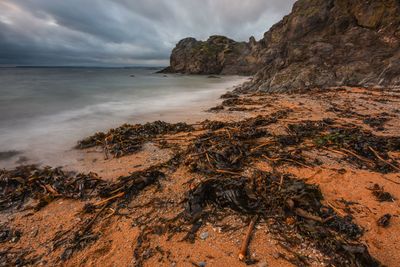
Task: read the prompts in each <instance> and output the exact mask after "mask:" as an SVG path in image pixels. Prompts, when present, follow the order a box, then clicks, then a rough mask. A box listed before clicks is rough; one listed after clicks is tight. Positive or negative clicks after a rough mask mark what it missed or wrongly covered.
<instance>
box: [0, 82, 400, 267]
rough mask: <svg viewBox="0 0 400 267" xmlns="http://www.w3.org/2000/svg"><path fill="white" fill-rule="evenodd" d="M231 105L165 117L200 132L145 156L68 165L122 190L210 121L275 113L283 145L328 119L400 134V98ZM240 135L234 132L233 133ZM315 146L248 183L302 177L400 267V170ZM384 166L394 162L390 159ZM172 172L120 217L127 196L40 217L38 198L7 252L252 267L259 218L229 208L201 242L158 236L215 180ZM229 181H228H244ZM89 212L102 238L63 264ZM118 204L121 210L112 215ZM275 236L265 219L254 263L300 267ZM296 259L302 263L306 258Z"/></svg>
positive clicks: (351, 93)
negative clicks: (121, 183) (383, 197)
mask: <svg viewBox="0 0 400 267" xmlns="http://www.w3.org/2000/svg"><path fill="white" fill-rule="evenodd" d="M228 99H234V101H226V99H219V100H218V101H216V102H215V103H213V104H217V105H219V104H220V103H223V104H222V105H223V109H221V108H220V110H219V111H218V112H199V113H196V115H193V116H192V115H191V114H189V111H187V112H186V113H185V112H184V111H179V112H177V113H176V114H175V115H174V116H170V117H168V118H163V119H165V120H166V121H168V122H177V121H183V122H186V123H188V124H192V125H193V126H194V130H193V131H190V132H183V133H177V134H168V135H164V136H163V135H160V136H159V137H157V138H155V139H154V140H153V141H151V142H146V143H145V144H144V145H143V147H142V149H140V150H139V151H138V152H136V153H133V154H131V155H124V156H122V157H118V158H113V157H112V156H111V157H109V158H108V159H105V154H104V149H102V148H101V147H94V148H89V149H85V150H78V152H77V153H78V154H79V156H78V157H79V158H78V160H77V161H76V163H75V164H71V165H69V166H66V169H69V170H74V171H78V172H83V173H88V172H95V173H97V174H98V175H99V177H101V179H103V180H106V181H117V178H118V177H121V176H127V175H130V174H132V173H134V172H140V171H144V170H146V169H149V168H151V166H155V165H157V164H161V163H164V162H169V160H170V159H171V157H173V156H174V153H175V152H176V148H177V147H179V148H180V149H185V148H186V147H187V146H190V143H191V142H192V141H191V140H193V139H195V138H196V137H198V136H200V135H201V134H204V132H205V131H206V130H204V129H203V128H202V127H201V126H200V125H201V124H200V122H202V121H204V120H206V119H208V120H211V121H222V122H225V123H227V122H229V123H232V122H240V121H243V120H246V119H249V118H255V117H256V116H261V117H263V118H268V117H269V116H271V114H276V112H280V111H287V110H289V112H288V114H287V116H285V117H283V118H280V119H277V121H276V122H274V123H271V124H269V125H267V126H265V129H266V130H267V131H268V132H269V133H271V134H272V135H273V136H279V135H284V134H288V129H289V128H290V124H299V123H303V122H305V121H314V122H318V121H322V120H325V121H327V119H329V121H332V122H333V124H334V125H341V127H360V128H361V129H364V130H366V131H370V132H372V133H373V134H375V135H376V136H383V137H385V136H386V137H388V136H399V134H400V133H399V129H398V127H397V126H398V125H399V124H400V116H399V112H400V111H399V109H398V107H399V101H400V91H398V90H394V89H391V90H385V89H362V88H349V87H346V88H340V89H335V90H321V91H318V90H313V91H311V92H307V93H292V94H259V93H257V94H245V95H240V96H239V97H235V98H228ZM223 101H224V102H223ZM210 104H211V103H210ZM210 107H211V106H210ZM233 110H240V111H233ZM380 117H385V118H386V119H385V120H382V121H383V123H381V124H380V125H379V126H377V125H376V124H372V126H371V125H369V124H368V123H366V122H368V120H366V119H368V118H380ZM349 125H350V126H349ZM228 129H229V128H228ZM229 131H230V130H228V132H229ZM233 133H234V129H232V132H231V133H228V134H233ZM267 139H268V138H267ZM161 141H163V142H161ZM267 141H268V140H265V139H264V138H261V139H260V140H259V142H260V146H257V147H262V146H268V142H267ZM306 144H307V145H308V148H307V149H305V148H302V149H299V148H297V149H299V150H296V145H294V146H290V147H292V148H286V149H288V150H287V151H289V152H287V153H295V154H294V155H301V157H304V158H305V159H307V160H306V161H304V162H300V161H297V160H287V161H285V162H282V163H281V164H275V162H274V161H276V160H275V159H272V158H269V157H267V156H266V157H261V158H258V159H256V160H254V161H251V164H250V165H248V166H247V167H245V168H243V169H242V170H241V171H239V175H241V176H244V177H246V176H247V175H248V173H249V172H251V170H253V169H258V170H260V171H266V172H271V171H275V172H279V173H282V174H292V175H295V177H296V179H299V180H301V181H304V182H305V183H307V184H315V185H317V186H319V188H320V190H321V192H322V194H323V197H324V200H323V201H322V203H323V204H324V205H326V206H327V207H331V208H332V209H333V211H334V212H335V213H336V214H338V215H339V216H347V215H351V216H352V217H353V218H354V222H355V223H356V224H358V225H359V226H360V227H361V228H362V229H363V234H362V236H361V238H360V242H362V243H363V244H365V245H366V247H367V248H368V250H369V252H370V254H371V255H372V256H373V257H374V258H376V259H377V260H379V261H380V262H381V263H382V264H383V265H386V266H397V263H398V262H399V261H400V258H399V255H398V253H397V252H398V250H399V249H400V236H399V235H398V233H399V231H400V227H399V225H400V224H399V215H400V214H399V200H398V196H399V195H400V175H399V171H398V170H397V169H396V168H397V167H396V166H395V167H394V170H391V171H388V172H387V173H383V172H380V171H376V170H375V171H374V170H372V169H370V168H369V167H366V165H365V164H366V163H364V164H363V163H362V162H361V165H360V164H359V163H360V162H359V161H357V160H359V159H357V158H355V157H354V155H351V154H348V153H351V152H346V151H347V150H338V149H324V148H323V147H316V146H315V145H313V138H311V139H307V140H306ZM168 147H169V148H168ZM298 153H299V154H298ZM359 157H360V158H361V156H359ZM390 158H392V159H393V160H394V161H397V162H399V159H400V154H399V152H398V151H397V152H396V151H394V152H390ZM376 160H377V161H378V162H379V161H384V159H382V158H381V159H379V158H377V159H376ZM317 163H318V164H317ZM381 163H383V165H385V163H384V162H381ZM169 164H171V163H169ZM165 173H166V177H165V178H163V179H161V180H160V181H159V182H157V183H156V184H154V185H150V186H148V187H145V188H143V190H140V191H139V192H138V193H137V195H135V197H133V198H132V200H131V201H129V202H128V203H126V205H124V206H122V207H120V208H117V207H118V203H117V202H118V201H119V200H118V196H117V202H116V203H117V204H115V203H114V202H113V200H107V199H105V200H104V199H101V198H98V197H95V198H89V199H86V200H73V199H65V198H63V197H56V198H55V199H54V200H53V201H51V202H50V203H49V204H48V205H46V206H45V207H43V208H41V209H40V210H38V211H35V210H34V209H33V207H34V206H35V203H36V202H37V200H35V199H32V200H29V201H28V202H27V203H26V204H25V205H24V206H23V207H24V208H23V209H18V208H13V209H11V210H8V211H7V212H3V213H2V215H1V223H2V224H3V225H5V226H3V227H7V228H9V229H15V230H18V231H19V233H20V234H19V236H18V238H15V237H11V238H10V239H9V240H7V241H6V242H3V243H2V247H3V251H7V253H8V255H10V257H17V258H19V259H20V260H21V261H22V260H25V261H26V262H29V261H31V262H32V263H34V264H38V265H46V266H54V265H64V266H116V265H118V266H132V265H134V266H224V265H225V266H245V265H246V264H245V263H244V262H242V261H239V259H238V253H239V250H240V247H241V244H242V242H243V239H244V236H245V235H246V232H247V231H248V230H247V228H248V224H249V221H250V219H251V217H249V216H247V215H245V214H241V213H238V212H235V211H233V210H231V209H229V208H225V209H223V210H221V211H218V212H217V214H216V215H215V214H214V215H210V218H209V220H207V221H205V223H203V224H202V225H201V227H200V229H198V230H196V231H195V232H194V237H193V240H192V242H188V241H185V236H186V235H187V233H188V231H190V224H188V225H186V226H181V228H179V230H178V231H176V232H173V233H171V232H168V231H166V232H165V231H163V230H161V229H160V231H159V232H157V231H154V229H158V228H157V227H160V223H161V225H162V221H163V220H164V221H168V220H171V219H173V218H175V216H177V215H178V214H180V213H181V212H182V211H183V210H184V209H185V198H186V197H187V194H188V192H189V191H190V190H191V189H193V188H195V187H196V185H198V184H201V182H202V181H205V180H207V179H210V176H209V175H206V174H201V173H200V172H196V171H193V170H191V169H190V166H188V165H186V164H179V165H178V166H177V167H176V168H172V169H171V170H169V171H166V172H165ZM224 175H226V178H228V177H230V176H235V175H233V174H232V175H231V174H224ZM211 176H212V175H211ZM375 184H377V185H378V186H379V187H382V188H383V190H384V191H385V192H388V193H390V195H391V196H393V199H391V200H390V201H388V202H381V201H378V200H377V198H376V196H375V195H374V194H373V193H372V192H373V191H372V189H371V188H373V187H374V185H375ZM51 193H52V192H51V191H50V192H49V194H51ZM53 193H54V192H53ZM108 201H109V202H108ZM87 203H103V204H104V205H105V204H107V205H105V206H104V208H103V209H100V210H101V211H102V214H101V215H100V216H99V217H95V218H96V221H95V222H93V224H91V233H92V234H93V235H96V238H95V239H94V240H93V241H90V242H89V243H87V244H86V245H82V247H79V248H74V251H73V252H71V255H68V259H66V260H62V255H64V256H65V254H64V253H65V249H67V248H68V245H67V244H68V242H64V243H60V244H59V245H57V242H58V241H57V240H60V235H64V236H68V235H69V234H71V233H72V232H74V231H75V230H76V229H79V228H80V227H81V226H84V225H85V224H86V223H87V222H88V220H89V221H90V220H93V215H92V214H91V213H84V212H83V209H84V206H85V204H87ZM113 203H114V204H115V205H117V206H112V205H113ZM103 204H101V205H103ZM104 209H105V210H104ZM214 209H215V207H214ZM211 210H213V209H211ZM385 214H390V215H391V218H390V223H389V224H388V226H387V227H382V226H379V225H378V224H377V221H378V219H379V218H381V217H382V216H383V215H385ZM289 218H290V217H288V218H287V219H286V221H287V223H288V224H290V222H289V221H290V220H292V219H289ZM295 218H296V217H295ZM297 220H301V218H300V217H298V218H297ZM306 221H307V220H306ZM271 223H272V225H271ZM271 227H272V228H271ZM272 229H273V222H271V221H270V220H267V219H260V220H258V222H257V224H256V227H255V228H254V230H253V237H252V239H251V241H250V244H249V247H248V254H249V258H251V259H254V260H255V262H256V263H255V264H258V265H257V266H291V265H295V264H294V261H291V260H290V259H293V258H291V257H292V256H293V251H291V250H290V249H288V248H285V247H284V246H282V243H281V242H282V241H281V240H280V239H279V238H277V236H276V234H274V232H273V231H272ZM143 233H146V234H143ZM87 238H90V237H87ZM326 242H329V240H326ZM297 249H299V250H296V251H297V252H296V253H301V254H302V255H308V257H307V258H306V259H305V261H307V263H308V264H310V265H311V266H321V265H324V263H323V262H324V259H326V256H324V255H322V254H321V252H319V251H318V250H316V248H315V247H313V245H312V244H311V245H309V246H308V247H303V248H297ZM13 253H14V254H13ZM296 253H295V254H294V255H298V254H296ZM6 255H7V254H6ZM285 255H286V256H285ZM10 261H11V259H10Z"/></svg>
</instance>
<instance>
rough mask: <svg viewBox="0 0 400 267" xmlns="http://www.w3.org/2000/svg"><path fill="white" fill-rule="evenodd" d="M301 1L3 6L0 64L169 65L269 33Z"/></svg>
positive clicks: (71, 1)
mask: <svg viewBox="0 0 400 267" xmlns="http://www.w3.org/2000/svg"><path fill="white" fill-rule="evenodd" d="M293 3H294V0H246V1H244V0H202V1H198V0H174V1H173V0H68V1H65V0H2V1H0V64H21V65H22V64H26V65H166V64H167V62H168V58H169V54H170V51H171V49H172V48H173V47H174V45H175V44H176V43H177V42H178V41H179V40H180V39H182V38H184V37H187V36H192V37H195V38H198V39H205V38H207V37H208V36H209V35H213V34H221V35H226V36H229V37H231V38H233V39H236V40H247V39H248V37H250V36H251V35H254V36H256V37H257V38H261V37H262V34H263V33H264V32H265V31H266V30H267V29H268V28H269V27H270V26H272V25H273V24H274V23H276V22H277V21H278V20H279V19H280V18H281V17H282V16H283V15H285V14H287V13H289V11H290V8H291V6H292V5H293Z"/></svg>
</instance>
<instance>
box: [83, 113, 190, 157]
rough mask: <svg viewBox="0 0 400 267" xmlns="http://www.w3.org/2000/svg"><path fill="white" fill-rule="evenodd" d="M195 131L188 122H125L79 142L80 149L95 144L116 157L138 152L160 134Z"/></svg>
mask: <svg viewBox="0 0 400 267" xmlns="http://www.w3.org/2000/svg"><path fill="white" fill-rule="evenodd" d="M190 131H193V127H192V126H191V125H188V124H186V123H182V122H180V123H175V124H171V123H167V122H163V121H155V122H152V123H146V124H143V125H142V124H135V125H130V124H124V125H122V126H120V127H118V128H115V129H111V130H110V131H108V132H107V133H102V132H99V133H96V134H94V135H92V136H89V137H87V138H85V139H83V140H81V141H79V142H78V145H77V148H78V149H86V148H90V147H95V146H101V147H103V148H104V152H105V154H106V156H107V155H108V153H110V154H112V155H113V156H114V157H121V156H124V155H129V154H133V153H136V152H138V151H139V150H140V149H141V148H142V146H143V144H144V143H146V142H149V141H151V140H152V139H154V138H155V137H157V136H158V135H165V134H175V133H180V132H190Z"/></svg>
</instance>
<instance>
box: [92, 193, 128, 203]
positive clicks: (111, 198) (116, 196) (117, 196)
mask: <svg viewBox="0 0 400 267" xmlns="http://www.w3.org/2000/svg"><path fill="white" fill-rule="evenodd" d="M124 195H125V192H121V193H118V194H116V195H115V196H112V197H109V198H106V199H104V200H102V201H99V202H97V203H95V204H94V205H95V206H101V205H103V204H104V203H107V202H108V201H110V200H113V199H115V198H119V197H123V196H124Z"/></svg>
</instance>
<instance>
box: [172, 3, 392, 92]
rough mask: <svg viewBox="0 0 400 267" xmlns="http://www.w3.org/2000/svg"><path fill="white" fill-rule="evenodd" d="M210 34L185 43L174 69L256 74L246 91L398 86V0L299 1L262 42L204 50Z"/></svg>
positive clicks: (229, 43) (177, 51) (179, 47)
mask: <svg viewBox="0 0 400 267" xmlns="http://www.w3.org/2000/svg"><path fill="white" fill-rule="evenodd" d="M213 38H215V37H211V38H210V40H208V41H207V42H198V41H196V40H194V39H185V40H183V41H181V42H180V43H179V44H178V45H177V47H176V48H175V49H174V50H173V53H172V55H171V66H170V71H173V72H183V73H196V74H200V73H207V74H254V77H253V79H252V81H250V82H248V83H246V84H245V85H244V87H243V88H245V89H247V90H261V91H288V90H293V89H304V88H313V87H319V88H323V87H332V86H342V85H349V86H365V87H368V86H376V85H381V86H394V85H400V1H399V0H299V1H297V2H296V3H295V4H294V6H293V9H292V12H291V13H290V14H289V15H288V16H285V17H284V18H283V19H282V20H281V21H280V22H278V23H277V24H275V25H274V26H273V27H272V28H271V29H270V30H269V31H268V32H266V33H265V34H264V38H262V39H261V40H260V41H256V40H254V38H251V39H250V41H249V42H248V43H237V42H234V41H232V40H230V39H228V38H226V37H218V38H217V39H218V40H219V39H220V40H224V41H221V43H223V44H224V45H219V43H220V42H219V41H218V42H216V43H218V45H215V47H218V49H209V50H207V49H204V50H201V49H200V51H202V52H199V49H198V47H201V46H202V45H204V44H207V45H208V44H212V45H211V47H214V43H215V42H214V41H213ZM205 51H207V52H205ZM227 51H234V52H233V53H232V52H231V54H229V53H228V54H227V53H226V52H227Z"/></svg>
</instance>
